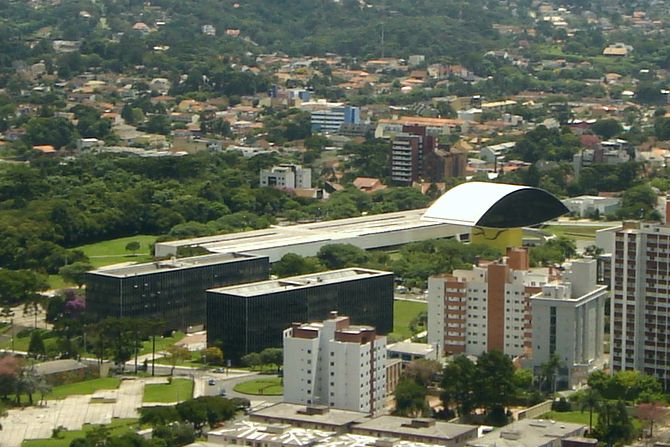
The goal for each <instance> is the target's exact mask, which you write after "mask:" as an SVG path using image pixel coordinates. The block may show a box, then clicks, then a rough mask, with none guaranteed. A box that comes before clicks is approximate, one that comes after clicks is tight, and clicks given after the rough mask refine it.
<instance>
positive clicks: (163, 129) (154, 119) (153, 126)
mask: <svg viewBox="0 0 670 447" xmlns="http://www.w3.org/2000/svg"><path fill="white" fill-rule="evenodd" d="M146 130H147V132H150V133H158V134H161V135H169V134H170V132H171V131H172V126H171V125H170V119H169V118H168V117H167V116H165V115H151V117H150V118H149V121H147V124H146Z"/></svg>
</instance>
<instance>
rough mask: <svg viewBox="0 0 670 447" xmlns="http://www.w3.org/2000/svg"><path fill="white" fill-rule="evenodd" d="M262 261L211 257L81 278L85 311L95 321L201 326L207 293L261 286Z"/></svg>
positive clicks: (113, 269) (265, 263)
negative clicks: (111, 319)
mask: <svg viewBox="0 0 670 447" xmlns="http://www.w3.org/2000/svg"><path fill="white" fill-rule="evenodd" d="M269 271H270V263H269V261H268V258H267V257H261V256H255V255H243V254H213V255H205V256H196V257H192V258H181V259H170V260H166V261H157V262H149V263H144V264H135V265H129V266H122V267H119V266H116V267H114V266H112V267H108V268H101V269H98V270H95V271H92V272H88V273H87V274H86V280H85V283H86V307H87V310H88V311H90V312H91V313H92V314H93V315H95V316H96V317H97V318H99V319H102V318H105V317H117V318H124V317H136V318H148V319H152V320H161V321H164V322H165V323H166V328H169V329H189V327H194V326H201V325H203V324H204V323H205V308H206V305H205V301H206V290H207V289H210V288H213V287H222V286H227V285H233V284H243V283H248V282H253V281H262V280H266V279H267V278H268V277H269Z"/></svg>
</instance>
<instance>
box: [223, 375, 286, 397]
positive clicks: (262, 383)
mask: <svg viewBox="0 0 670 447" xmlns="http://www.w3.org/2000/svg"><path fill="white" fill-rule="evenodd" d="M233 389H234V390H235V391H236V392H238V393H243V394H251V395H254V396H281V395H282V394H284V386H283V385H282V382H281V379H280V378H279V377H271V378H267V379H254V380H249V381H248V382H242V383H238V384H237V385H235V388H233Z"/></svg>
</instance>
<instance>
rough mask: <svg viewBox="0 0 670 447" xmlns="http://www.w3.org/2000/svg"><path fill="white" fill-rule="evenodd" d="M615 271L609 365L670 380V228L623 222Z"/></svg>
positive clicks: (665, 382) (617, 233)
mask: <svg viewBox="0 0 670 447" xmlns="http://www.w3.org/2000/svg"><path fill="white" fill-rule="evenodd" d="M613 242H614V245H613V246H612V247H611V248H610V250H608V251H611V253H612V274H611V291H612V301H611V309H610V310H611V323H610V324H611V327H610V333H611V348H610V352H611V366H612V369H613V370H614V371H624V370H638V371H643V372H645V373H647V374H650V375H653V376H655V377H657V378H658V379H659V380H661V381H662V383H663V385H664V387H667V386H668V384H669V383H670V371H668V369H669V368H670V327H669V325H670V226H667V225H659V224H652V223H641V222H624V224H623V227H621V228H619V229H618V230H615V234H614V238H613Z"/></svg>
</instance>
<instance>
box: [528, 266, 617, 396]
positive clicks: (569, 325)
mask: <svg viewBox="0 0 670 447" xmlns="http://www.w3.org/2000/svg"><path fill="white" fill-rule="evenodd" d="M597 276H598V275H597V261H596V260H595V259H578V260H573V261H571V262H570V263H569V264H567V266H566V271H565V273H564V275H563V278H562V279H561V280H560V281H555V282H552V283H550V284H546V285H545V286H544V287H542V292H541V293H538V294H537V295H533V296H532V297H531V299H530V302H531V308H532V323H533V330H532V334H533V335H532V347H533V357H532V359H533V360H532V366H533V368H534V369H535V370H536V371H537V370H539V369H540V368H541V366H542V364H543V363H546V362H547V361H549V359H550V358H551V356H552V355H556V356H558V358H559V359H560V361H561V366H560V368H559V371H558V372H559V374H558V382H559V384H560V385H561V388H565V387H568V388H571V387H572V386H575V385H578V384H579V383H583V382H585V381H586V380H587V379H588V376H589V374H590V373H591V372H592V371H593V370H595V369H597V368H601V367H602V366H603V363H604V358H603V340H604V336H605V321H604V320H605V300H606V299H607V287H606V286H600V285H598V284H597Z"/></svg>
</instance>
